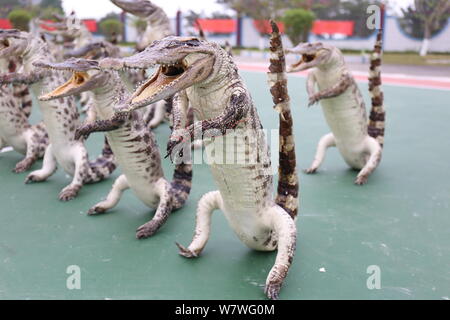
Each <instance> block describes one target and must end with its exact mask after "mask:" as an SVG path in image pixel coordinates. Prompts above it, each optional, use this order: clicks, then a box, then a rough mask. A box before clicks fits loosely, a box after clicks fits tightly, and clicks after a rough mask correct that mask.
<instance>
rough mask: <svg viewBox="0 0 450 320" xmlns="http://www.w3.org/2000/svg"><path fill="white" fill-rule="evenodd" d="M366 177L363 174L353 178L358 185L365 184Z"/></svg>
mask: <svg viewBox="0 0 450 320" xmlns="http://www.w3.org/2000/svg"><path fill="white" fill-rule="evenodd" d="M367 180H368V177H367V176H365V175H362V176H357V177H356V180H355V184H356V185H358V186H362V185H365V184H366V183H367Z"/></svg>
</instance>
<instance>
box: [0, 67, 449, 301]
mask: <svg viewBox="0 0 450 320" xmlns="http://www.w3.org/2000/svg"><path fill="white" fill-rule="evenodd" d="M242 75H243V77H244V78H245V80H246V82H247V85H248V87H249V89H250V90H251V92H252V95H253V97H254V100H255V102H256V104H257V106H258V110H259V114H260V116H261V118H262V121H263V124H264V127H265V128H266V129H274V128H277V125H278V120H277V119H278V116H277V114H276V112H275V111H274V110H273V109H272V103H271V97H270V95H269V89H268V86H267V84H266V76H265V75H264V74H261V73H249V72H242ZM289 80H290V83H289V89H290V94H291V98H292V101H293V103H292V107H293V114H294V119H295V135H296V144H297V145H296V148H297V157H298V166H299V168H301V169H304V168H306V167H307V166H308V165H309V163H310V162H311V161H312V159H313V156H314V151H315V147H316V143H317V142H318V140H319V138H320V137H321V136H322V135H323V134H325V133H327V132H328V128H327V125H326V124H325V121H324V119H323V115H322V112H321V110H320V108H319V107H317V106H315V107H313V108H311V109H309V110H308V109H307V108H306V101H307V99H306V92H305V81H304V79H301V78H289ZM360 87H361V89H362V91H363V93H364V96H365V98H366V101H369V100H368V94H367V84H360ZM384 91H385V97H386V106H387V129H386V133H387V136H386V143H385V151H384V155H383V160H382V163H381V166H380V167H379V168H378V169H377V170H376V172H375V173H374V174H373V175H372V176H371V177H370V179H369V183H368V185H366V186H363V187H359V186H355V185H353V180H354V178H355V176H356V172H355V171H352V170H349V169H348V167H347V165H346V164H345V163H344V161H343V160H342V158H341V157H340V155H339V154H338V152H337V150H336V149H331V150H330V151H329V152H328V156H327V159H326V161H325V163H324V165H323V167H322V169H321V170H320V172H319V173H318V174H316V175H313V176H307V175H305V174H303V173H300V180H301V209H300V215H299V219H298V221H297V225H298V243H297V253H296V257H295V259H294V263H293V265H292V267H291V269H290V273H289V275H288V277H287V279H286V282H285V285H284V287H283V289H282V292H281V295H280V298H281V299H449V297H450V160H449V159H450V148H449V144H450V130H449V119H450V107H449V101H450V91H437V90H427V89H413V88H404V87H394V86H384ZM35 118H36V116H35ZM155 132H156V135H157V138H158V141H159V145H160V148H161V149H163V150H165V145H166V141H167V138H168V135H169V129H168V127H167V125H163V126H160V127H159V128H157V129H156V130H155ZM101 142H102V135H101V134H96V135H94V136H93V137H92V138H91V139H90V140H89V141H88V146H89V150H90V155H91V158H93V157H94V156H96V155H97V154H98V153H99V147H100V145H101ZM20 158H21V156H20V155H18V154H16V153H14V152H9V153H4V154H0V204H1V205H0V298H1V299H265V296H264V294H263V287H264V283H265V279H266V276H267V274H268V272H269V270H270V268H271V266H272V264H273V262H274V259H275V255H276V253H275V252H273V253H264V252H256V251H252V250H250V249H248V248H247V247H246V246H244V245H243V244H242V243H241V242H240V241H239V240H238V239H237V237H236V236H235V235H234V234H233V232H232V230H231V229H230V227H229V226H228V224H227V222H226V220H225V218H224V216H223V214H222V213H221V212H220V211H216V212H215V213H214V215H213V224H212V235H211V238H210V241H209V242H208V245H207V247H206V249H205V250H204V252H203V254H202V255H201V257H200V258H199V259H196V260H188V259H185V258H183V257H181V256H179V255H178V253H177V248H176V246H175V244H174V243H175V241H178V242H180V243H182V244H189V242H190V240H191V238H192V235H193V230H194V224H195V209H196V205H197V201H198V200H199V199H200V197H201V196H202V195H203V194H204V193H206V192H208V191H211V190H214V189H215V187H214V182H213V180H212V177H211V174H210V172H209V168H208V167H207V165H205V164H203V165H196V166H195V167H194V180H193V190H192V194H191V197H190V199H189V201H188V203H187V205H186V206H185V207H184V208H183V209H181V210H179V211H177V212H175V213H173V214H172V216H171V217H170V218H169V220H168V222H167V223H166V224H165V225H164V227H163V228H162V229H161V230H160V231H159V232H158V233H157V234H156V235H155V236H154V237H152V238H149V239H146V240H136V238H135V230H136V228H137V227H138V226H140V225H141V224H143V223H145V222H146V221H148V220H149V219H150V218H151V217H152V214H153V212H152V211H151V210H149V209H148V208H147V207H145V206H144V205H143V204H141V203H140V202H139V201H138V200H137V198H135V196H134V195H133V194H132V192H131V191H128V192H126V193H125V195H124V197H123V199H122V201H121V202H120V203H119V205H118V206H117V208H116V209H114V210H112V211H111V213H108V214H105V215H101V216H96V217H88V216H87V215H86V212H87V210H88V209H89V208H90V207H91V206H92V205H93V204H95V203H97V202H98V201H99V200H101V199H102V198H103V197H105V196H106V194H107V192H108V191H109V189H110V187H111V184H112V182H113V181H114V180H113V178H114V177H117V176H118V175H119V171H116V172H115V173H114V175H113V178H110V179H108V180H106V181H104V182H101V183H98V184H94V185H88V186H85V187H84V188H83V189H82V191H81V193H80V195H79V196H78V198H76V199H75V200H73V201H71V202H69V203H63V202H59V201H58V200H57V195H58V193H59V191H60V190H61V189H62V188H63V187H64V186H65V185H66V184H68V182H69V178H68V177H66V175H65V174H64V173H63V172H62V171H60V170H59V171H58V173H57V174H56V175H55V176H53V177H51V178H50V179H49V180H48V182H46V183H41V184H34V185H24V183H23V181H24V179H25V176H26V174H19V175H16V174H13V173H12V172H11V169H12V168H13V167H14V164H15V163H16V162H17V161H19V159H20ZM40 163H41V162H39V163H37V164H36V165H35V166H34V167H33V168H34V169H36V168H39V166H40ZM172 168H173V167H172V165H171V163H169V161H168V160H167V159H165V160H164V170H165V173H166V176H167V177H171V176H172ZM70 265H77V266H79V267H80V268H81V289H80V290H68V289H67V287H66V279H67V277H68V276H69V275H68V274H67V273H66V269H67V267H68V266H70ZM372 265H376V266H378V267H379V268H380V272H381V289H379V290H377V289H374V290H369V289H368V288H367V279H368V277H369V276H370V274H368V273H367V268H368V267H369V266H372Z"/></svg>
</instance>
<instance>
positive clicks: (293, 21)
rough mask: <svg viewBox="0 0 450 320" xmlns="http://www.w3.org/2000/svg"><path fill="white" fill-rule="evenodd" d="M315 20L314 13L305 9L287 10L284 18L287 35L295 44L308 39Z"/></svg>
mask: <svg viewBox="0 0 450 320" xmlns="http://www.w3.org/2000/svg"><path fill="white" fill-rule="evenodd" d="M314 20H315V15H314V13H312V12H311V11H308V10H305V9H290V10H287V11H286V12H285V13H284V16H283V18H282V21H283V22H284V26H285V32H286V35H287V36H288V37H289V40H291V42H292V43H293V44H294V45H296V44H297V43H299V42H306V41H308V34H309V31H310V30H311V27H312V25H313V22H314Z"/></svg>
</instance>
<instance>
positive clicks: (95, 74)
mask: <svg viewBox="0 0 450 320" xmlns="http://www.w3.org/2000/svg"><path fill="white" fill-rule="evenodd" d="M34 66H36V67H40V68H45V69H51V70H56V71H61V72H64V71H66V72H67V71H69V72H72V77H71V78H70V79H69V81H67V82H66V83H64V84H63V85H61V86H59V87H58V88H56V89H55V90H53V91H52V92H49V93H46V94H43V95H42V96H40V97H39V100H40V101H48V100H53V99H57V98H64V97H68V96H71V95H75V94H80V93H81V92H84V91H90V90H93V89H96V88H97V87H100V86H102V85H103V84H104V82H105V75H106V72H105V71H102V70H100V68H99V67H98V61H95V60H86V59H76V58H71V59H69V60H66V61H64V62H59V63H51V62H35V63H34Z"/></svg>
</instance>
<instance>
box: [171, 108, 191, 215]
mask: <svg viewBox="0 0 450 320" xmlns="http://www.w3.org/2000/svg"><path fill="white" fill-rule="evenodd" d="M193 123H194V112H193V110H192V108H189V110H188V114H187V121H186V126H189V125H191V124H193ZM185 151H187V152H191V149H190V148H186V149H185ZM171 187H172V190H173V204H172V205H173V209H179V208H181V207H182V206H183V205H184V204H185V202H186V200H187V198H188V197H189V194H190V192H191V187H192V163H181V164H177V165H176V166H175V170H174V172H173V178H172V182H171Z"/></svg>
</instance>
